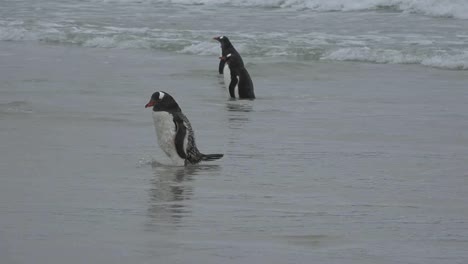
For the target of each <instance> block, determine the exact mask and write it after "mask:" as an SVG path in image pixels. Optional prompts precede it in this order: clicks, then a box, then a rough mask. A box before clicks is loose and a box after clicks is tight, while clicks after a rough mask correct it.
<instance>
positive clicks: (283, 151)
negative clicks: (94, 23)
mask: <svg viewBox="0 0 468 264" xmlns="http://www.w3.org/2000/svg"><path fill="white" fill-rule="evenodd" d="M1 47H2V51H3V55H2V60H1V64H0V66H1V68H2V74H1V77H2V80H3V84H2V86H1V87H2V88H1V91H0V98H1V99H0V122H1V127H0V140H1V146H2V151H1V154H0V155H1V156H0V157H1V158H0V167H1V168H2V174H1V177H0V219H1V221H0V234H1V236H0V237H1V239H0V252H1V256H2V263H63V262H67V263H97V262H99V263H130V262H131V263H150V262H151V263H154V262H164V263H220V262H223V263H245V262H259V263H310V262H325V263H425V264H426V263H438V264H440V263H464V262H466V260H468V254H467V251H466V248H467V246H468V242H467V236H468V225H467V222H466V218H467V210H466V209H467V207H466V205H467V202H468V201H467V199H468V196H467V193H468V192H467V191H468V190H467V185H466V181H467V179H468V178H467V177H468V174H467V165H466V156H467V154H468V148H467V143H468V141H467V140H468V139H467V137H466V133H465V132H466V131H467V129H468V128H467V124H468V123H467V122H466V121H467V118H468V116H467V114H466V113H468V111H467V109H466V99H467V92H466V86H465V85H466V76H465V75H464V74H463V72H457V71H441V70H436V69H429V68H421V67H416V66H396V65H393V66H392V65H372V64H358V63H341V64H340V63H303V64H301V63H296V64H289V63H286V62H278V61H268V60H267V61H261V62H255V63H253V64H251V65H250V68H249V69H250V71H251V74H252V76H254V77H253V78H254V82H255V85H256V93H257V96H258V99H257V100H255V101H230V100H228V99H227V97H226V92H225V90H224V87H223V84H222V78H220V77H218V76H217V73H216V67H217V64H216V57H214V58H204V57H202V58H200V57H198V56H188V55H173V54H168V53H161V52H159V53H155V52H146V51H142V52H135V51H127V50H103V49H91V50H90V49H86V48H76V47H58V46H52V47H51V46H36V45H17V44H5V43H4V44H2V46H1ZM155 90H165V91H167V92H169V93H171V94H172V95H173V96H174V97H175V98H176V100H178V102H179V103H180V105H181V107H182V109H183V110H184V112H185V113H186V115H187V116H188V117H189V118H190V120H191V122H192V125H193V127H194V129H195V132H196V135H197V141H198V145H199V147H200V149H201V150H202V151H203V152H205V153H217V152H221V153H225V157H224V158H223V159H221V160H219V161H216V162H212V163H205V164H202V165H200V166H194V167H188V168H180V167H171V166H167V165H163V164H167V159H166V158H165V157H164V154H163V153H162V152H161V150H159V148H158V147H157V143H156V137H155V134H154V128H153V124H152V118H151V114H150V111H149V110H148V109H144V107H143V106H144V105H145V104H146V102H147V100H148V99H149V97H150V95H151V93H152V92H154V91H155Z"/></svg>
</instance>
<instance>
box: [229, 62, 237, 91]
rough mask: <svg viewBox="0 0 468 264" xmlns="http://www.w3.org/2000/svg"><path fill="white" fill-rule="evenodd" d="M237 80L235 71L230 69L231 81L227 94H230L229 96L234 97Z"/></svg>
mask: <svg viewBox="0 0 468 264" xmlns="http://www.w3.org/2000/svg"><path fill="white" fill-rule="evenodd" d="M238 82H239V79H237V74H236V72H235V71H233V70H232V69H231V82H230V83H229V95H231V98H236V93H235V89H236V85H237V84H238Z"/></svg>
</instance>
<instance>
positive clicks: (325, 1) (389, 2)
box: [94, 0, 468, 19]
mask: <svg viewBox="0 0 468 264" xmlns="http://www.w3.org/2000/svg"><path fill="white" fill-rule="evenodd" d="M94 1H98V2H142V0H94ZM143 2H151V3H175V4H185V5H231V6H241V7H242V6H245V7H269V8H294V9H299V10H300V9H309V10H315V11H319V12H328V11H343V12H347V11H360V10H376V9H385V8H390V9H394V10H399V11H402V12H409V13H421V14H425V15H429V16H442V17H453V18H458V19H468V1H466V0H359V1H356V0H153V1H151V0H147V1H143Z"/></svg>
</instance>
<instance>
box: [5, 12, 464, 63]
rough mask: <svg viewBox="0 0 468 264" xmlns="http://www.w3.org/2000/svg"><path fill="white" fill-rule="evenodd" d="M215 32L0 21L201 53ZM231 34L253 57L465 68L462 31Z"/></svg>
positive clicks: (40, 31)
mask: <svg viewBox="0 0 468 264" xmlns="http://www.w3.org/2000/svg"><path fill="white" fill-rule="evenodd" d="M217 33H218V32H215V31H209V30H177V29H158V28H124V27H115V26H104V27H97V26H95V25H80V26H77V25H73V26H69V25H68V26H65V25H61V24H54V23H43V22H36V23H32V24H28V23H27V22H23V21H16V22H2V21H0V40H4V41H39V42H43V43H51V44H71V45H77V46H83V47H92V48H121V49H155V50H164V51H169V52H176V53H182V54H192V55H201V56H218V55H219V52H220V49H219V44H218V43H217V42H216V41H214V40H212V39H211V36H214V35H216V34H217ZM231 39H232V40H233V41H234V43H235V46H236V49H237V50H238V51H239V52H240V53H241V54H244V55H247V56H250V57H257V58H258V57H280V56H287V57H296V58H298V59H300V60H330V61H362V62H370V63H392V64H420V65H425V66H429V67H435V68H441V69H451V70H468V51H466V41H467V39H468V35H458V36H456V38H455V39H451V40H445V39H444V38H440V37H438V36H436V37H431V36H426V35H424V34H419V35H417V34H416V35H415V34H412V35H410V36H403V37H402V36H401V35H398V36H392V35H384V36H383V35H381V34H379V33H375V34H374V35H369V34H368V33H367V34H366V35H334V34H327V33H321V32H311V33H307V34H303V33H293V32H284V33H278V32H273V33H263V32H250V33H239V32H235V33H233V35H232V38H231ZM441 47H446V48H441Z"/></svg>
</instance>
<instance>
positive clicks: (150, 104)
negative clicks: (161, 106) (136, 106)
mask: <svg viewBox="0 0 468 264" xmlns="http://www.w3.org/2000/svg"><path fill="white" fill-rule="evenodd" d="M155 104H156V101H155V100H153V99H151V100H150V101H149V102H148V103H147V104H146V105H145V108H148V107H151V106H154V105H155Z"/></svg>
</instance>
